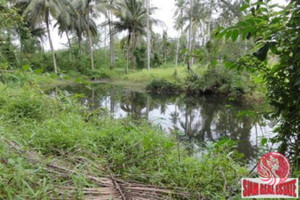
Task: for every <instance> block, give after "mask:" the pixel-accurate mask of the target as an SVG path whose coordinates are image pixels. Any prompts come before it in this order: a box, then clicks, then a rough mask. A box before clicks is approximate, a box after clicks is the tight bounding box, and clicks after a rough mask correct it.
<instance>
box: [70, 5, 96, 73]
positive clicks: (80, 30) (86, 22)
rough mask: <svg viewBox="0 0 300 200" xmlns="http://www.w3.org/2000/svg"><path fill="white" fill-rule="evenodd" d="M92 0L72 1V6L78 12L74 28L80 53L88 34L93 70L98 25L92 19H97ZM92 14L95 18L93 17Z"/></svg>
mask: <svg viewBox="0 0 300 200" xmlns="http://www.w3.org/2000/svg"><path fill="white" fill-rule="evenodd" d="M91 3H92V1H91V0H74V1H72V6H73V7H74V8H75V10H76V18H75V19H74V20H73V22H72V25H71V26H72V28H73V29H74V30H75V32H76V35H77V38H78V46H79V52H80V51H81V41H82V38H83V35H84V34H86V36H87V38H88V44H89V51H90V60H91V68H92V70H94V69H95V67H94V55H93V42H92V37H93V36H96V35H97V34H98V31H97V25H96V23H95V21H94V20H93V19H92V17H94V18H95V17H96V16H97V15H96V13H93V7H92V5H91ZM91 14H94V16H92V17H91Z"/></svg>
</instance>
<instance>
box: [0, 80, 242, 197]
mask: <svg viewBox="0 0 300 200" xmlns="http://www.w3.org/2000/svg"><path fill="white" fill-rule="evenodd" d="M34 76H36V77H35V78H33V77H31V79H30V81H25V83H24V84H22V85H20V84H9V83H8V82H6V83H5V84H3V83H0V94H1V96H0V118H1V121H0V136H1V140H0V158H1V159H0V199H28V198H36V199H42V198H43V199H44V198H46V199H49V198H50V197H55V195H59V194H58V193H57V189H60V188H63V186H70V187H73V188H75V190H76V192H75V194H73V196H72V197H73V198H79V199H82V198H83V196H82V195H83V192H82V190H83V188H97V187H98V186H97V184H96V183H95V182H93V181H91V180H89V179H88V177H87V176H86V174H92V175H93V176H95V177H103V176H105V175H107V173H108V171H105V170H99V168H100V169H107V168H109V169H110V170H111V171H112V172H113V173H114V174H115V176H116V177H118V178H120V179H124V180H128V181H139V182H142V183H145V184H152V185H156V186H165V187H171V188H177V187H181V188H184V190H186V191H188V192H191V193H193V194H195V195H196V194H197V193H201V195H203V196H204V197H206V198H209V199H226V198H227V197H228V196H229V195H231V192H232V191H234V190H235V189H234V188H235V187H238V185H237V184H238V181H239V179H240V178H241V176H243V175H245V173H246V169H245V168H243V167H242V166H241V163H240V162H238V160H239V156H238V154H237V153H231V152H232V147H233V146H234V143H232V142H231V141H227V140H224V141H220V142H218V143H216V144H210V145H209V146H208V147H207V149H206V150H205V151H204V152H203V153H202V154H201V158H196V157H193V156H190V155H189V154H188V152H187V151H186V150H185V149H183V148H179V147H178V143H177V141H176V140H175V139H174V138H170V137H167V136H166V134H164V133H163V132H162V131H161V130H159V129H157V128H155V127H152V126H151V125H149V124H148V123H147V122H144V121H141V122H139V123H138V124H137V123H135V122H134V121H132V120H131V119H121V120H115V119H112V118H111V117H110V116H109V114H107V112H106V111H105V110H102V109H100V110H96V111H94V112H90V111H89V110H87V109H86V108H84V107H81V106H80V105H79V104H78V103H77V101H76V100H75V99H72V98H70V97H66V96H63V95H60V96H59V97H49V96H47V95H45V94H44V92H43V90H41V89H40V88H41V87H40V86H39V85H36V84H32V82H33V80H34V79H37V80H36V81H35V82H39V81H38V80H39V79H47V76H39V77H38V76H37V75H34ZM48 78H49V77H48ZM48 81H49V80H48ZM48 81H46V80H43V81H41V80H40V82H48ZM9 141H13V142H14V143H16V144H17V145H18V146H20V149H21V150H22V151H21V152H22V153H20V152H18V151H15V150H13V149H14V148H13V147H12V146H11V144H10V142H9ZM31 151H34V152H36V153H37V154H38V155H39V156H40V157H43V159H40V161H39V162H38V163H36V162H31V161H30V160H29V159H28V157H26V153H28V152H31ZM82 159H84V160H85V161H84V162H81V161H82ZM53 160H56V161H55V162H54V161H53ZM56 162H58V163H64V166H66V167H67V168H70V169H72V170H74V171H76V173H72V175H71V176H70V177H65V176H60V175H59V174H55V173H54V174H53V173H51V172H49V171H47V170H46V166H47V164H49V163H56ZM225 184H226V187H225V188H224V185H225ZM234 195H237V196H238V195H239V193H237V194H235V193H234Z"/></svg>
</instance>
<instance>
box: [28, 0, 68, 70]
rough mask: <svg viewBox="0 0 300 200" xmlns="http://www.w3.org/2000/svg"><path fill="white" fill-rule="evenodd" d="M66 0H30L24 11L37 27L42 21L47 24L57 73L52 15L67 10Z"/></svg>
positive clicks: (30, 21) (31, 22) (55, 15)
mask: <svg viewBox="0 0 300 200" xmlns="http://www.w3.org/2000/svg"><path fill="white" fill-rule="evenodd" d="M65 5H67V1H65V0H28V5H27V7H26V9H25V10H24V12H23V16H24V17H26V19H27V20H28V22H29V23H30V24H31V25H32V26H33V27H35V26H36V25H39V24H41V23H45V24H46V29H47V35H48V40H49V45H50V49H51V52H52V59H53V67H54V72H55V73H57V64H56V58H55V53H54V46H53V42H52V38H51V33H50V23H51V17H54V18H55V17H57V16H58V15H59V14H60V13H64V12H67V10H66V9H65V8H66V6H65Z"/></svg>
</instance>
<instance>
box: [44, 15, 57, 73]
mask: <svg viewBox="0 0 300 200" xmlns="http://www.w3.org/2000/svg"><path fill="white" fill-rule="evenodd" d="M46 26H47V33H48V40H49V44H50V49H51V52H52V59H53V67H54V72H55V73H56V74H57V64H56V58H55V52H54V47H53V42H52V38H51V33H50V28H49V15H48V13H47V14H46Z"/></svg>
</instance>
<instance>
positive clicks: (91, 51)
mask: <svg viewBox="0 0 300 200" xmlns="http://www.w3.org/2000/svg"><path fill="white" fill-rule="evenodd" d="M88 35H89V47H90V59H91V66H92V70H94V69H95V66H94V52H93V41H92V34H91V31H90V29H89V30H88Z"/></svg>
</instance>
